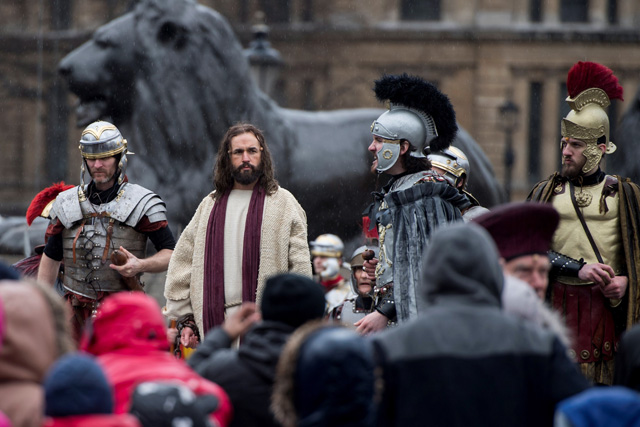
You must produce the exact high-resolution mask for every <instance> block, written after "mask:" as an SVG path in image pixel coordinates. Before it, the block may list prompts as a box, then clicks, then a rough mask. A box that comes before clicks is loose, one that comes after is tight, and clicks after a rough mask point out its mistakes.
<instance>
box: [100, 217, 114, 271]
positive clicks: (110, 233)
mask: <svg viewBox="0 0 640 427" xmlns="http://www.w3.org/2000/svg"><path fill="white" fill-rule="evenodd" d="M114 221H115V220H114V219H113V218H111V219H109V225H108V226H107V243H105V245H104V251H103V252H102V263H103V264H104V263H105V262H107V256H108V255H109V247H110V246H111V236H113V223H114Z"/></svg>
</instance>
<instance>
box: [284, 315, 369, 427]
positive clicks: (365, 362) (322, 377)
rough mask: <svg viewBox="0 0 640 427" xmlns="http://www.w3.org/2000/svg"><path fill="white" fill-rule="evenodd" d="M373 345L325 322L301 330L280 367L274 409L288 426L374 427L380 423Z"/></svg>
mask: <svg viewBox="0 0 640 427" xmlns="http://www.w3.org/2000/svg"><path fill="white" fill-rule="evenodd" d="M374 367H375V365H374V359H373V351H372V347H371V343H370V342H368V341H367V340H366V339H365V338H363V337H361V336H359V335H358V334H356V333H354V332H353V331H351V330H349V329H347V328H345V327H343V326H337V325H330V324H329V325H328V324H322V323H320V322H316V323H310V324H307V325H305V326H303V327H301V328H300V329H298V330H297V331H296V332H295V333H294V334H293V335H292V336H291V339H290V340H289V341H288V342H287V345H286V346H285V348H284V350H283V351H282V357H281V358H280V361H279V362H278V372H277V376H276V382H275V385H274V387H273V404H272V408H273V411H274V413H275V415H276V419H277V420H278V421H279V422H280V423H281V425H282V426H283V427H347V426H348V427H370V426H373V425H374V423H375V419H376V413H375V404H374V402H375V399H374V394H375V384H376V377H375V374H374Z"/></svg>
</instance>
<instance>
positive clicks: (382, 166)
mask: <svg viewBox="0 0 640 427" xmlns="http://www.w3.org/2000/svg"><path fill="white" fill-rule="evenodd" d="M400 148H401V146H400V141H389V140H385V142H384V143H383V144H382V148H381V149H380V151H378V152H377V153H376V158H377V159H378V166H376V170H377V171H378V172H385V171H387V170H389V169H390V168H391V167H392V166H393V165H395V164H396V162H397V161H398V159H399V158H400Z"/></svg>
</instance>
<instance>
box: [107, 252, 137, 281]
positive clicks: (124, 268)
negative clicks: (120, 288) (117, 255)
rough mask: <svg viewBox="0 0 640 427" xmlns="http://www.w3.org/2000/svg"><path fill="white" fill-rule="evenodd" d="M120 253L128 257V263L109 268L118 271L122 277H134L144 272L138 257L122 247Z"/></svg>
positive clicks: (113, 265)
mask: <svg viewBox="0 0 640 427" xmlns="http://www.w3.org/2000/svg"><path fill="white" fill-rule="evenodd" d="M119 251H120V252H122V253H123V254H125V255H126V256H127V262H126V263H124V264H122V265H115V264H109V267H111V268H113V269H114V270H116V271H117V272H118V273H120V274H121V275H122V277H133V276H135V275H136V274H138V273H140V272H142V262H141V261H140V259H139V258H138V257H136V256H135V255H133V254H132V253H131V252H129V251H128V250H126V249H125V248H123V247H122V246H120V249H119Z"/></svg>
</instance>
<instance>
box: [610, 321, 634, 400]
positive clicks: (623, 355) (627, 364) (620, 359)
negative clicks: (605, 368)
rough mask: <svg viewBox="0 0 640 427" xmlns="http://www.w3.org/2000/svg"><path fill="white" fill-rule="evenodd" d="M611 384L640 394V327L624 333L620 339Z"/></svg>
mask: <svg viewBox="0 0 640 427" xmlns="http://www.w3.org/2000/svg"><path fill="white" fill-rule="evenodd" d="M613 383H614V384H616V385H622V386H625V387H629V388H631V389H634V390H635V391H638V392H640V325H634V326H633V327H632V328H631V329H628V330H627V331H625V332H624V334H623V335H622V338H621V339H620V342H619V344H618V353H617V354H616V362H615V375H614V378H613Z"/></svg>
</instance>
